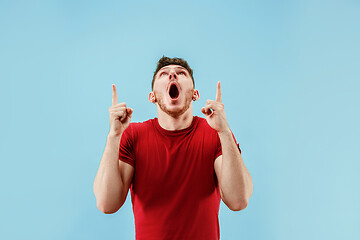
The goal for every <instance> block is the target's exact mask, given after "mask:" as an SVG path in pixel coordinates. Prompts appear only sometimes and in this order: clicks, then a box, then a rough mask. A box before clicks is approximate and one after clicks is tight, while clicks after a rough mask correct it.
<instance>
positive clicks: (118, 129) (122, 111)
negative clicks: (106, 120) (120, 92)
mask: <svg viewBox="0 0 360 240" xmlns="http://www.w3.org/2000/svg"><path fill="white" fill-rule="evenodd" d="M112 90H113V94H112V106H111V107H110V108H109V112H110V133H111V134H115V135H121V134H122V133H123V132H124V131H125V129H126V128H127V127H128V126H129V124H130V120H131V115H132V113H133V110H132V109H131V108H128V107H126V103H118V97H117V92H116V87H115V84H113V85H112Z"/></svg>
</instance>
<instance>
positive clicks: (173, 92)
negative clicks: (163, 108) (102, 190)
mask: <svg viewBox="0 0 360 240" xmlns="http://www.w3.org/2000/svg"><path fill="white" fill-rule="evenodd" d="M169 95H170V98H171V99H172V100H176V99H177V98H178V97H179V88H178V86H177V85H176V84H175V83H172V84H171V85H170V88H169Z"/></svg>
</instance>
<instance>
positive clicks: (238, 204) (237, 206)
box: [225, 199, 248, 212]
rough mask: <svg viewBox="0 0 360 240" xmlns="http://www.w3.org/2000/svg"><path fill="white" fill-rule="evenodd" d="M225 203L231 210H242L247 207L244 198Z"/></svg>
mask: <svg viewBox="0 0 360 240" xmlns="http://www.w3.org/2000/svg"><path fill="white" fill-rule="evenodd" d="M225 204H226V205H227V206H228V208H229V209H230V210H231V211H234V212H238V211H241V210H244V209H245V208H246V207H247V205H248V201H247V200H245V199H244V200H237V201H234V202H232V203H225Z"/></svg>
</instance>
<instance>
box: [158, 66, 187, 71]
mask: <svg viewBox="0 0 360 240" xmlns="http://www.w3.org/2000/svg"><path fill="white" fill-rule="evenodd" d="M168 68H170V67H163V68H161V69H160V70H159V72H160V71H162V70H165V69H168ZM175 69H181V70H186V68H184V67H181V66H179V67H175Z"/></svg>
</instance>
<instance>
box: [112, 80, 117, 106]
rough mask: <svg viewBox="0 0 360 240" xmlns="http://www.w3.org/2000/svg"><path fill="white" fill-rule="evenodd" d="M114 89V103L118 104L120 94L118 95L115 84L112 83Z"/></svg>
mask: <svg viewBox="0 0 360 240" xmlns="http://www.w3.org/2000/svg"><path fill="white" fill-rule="evenodd" d="M112 90H113V93H112V105H113V106H114V105H116V104H118V96H117V92H116V87H115V84H113V85H112Z"/></svg>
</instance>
